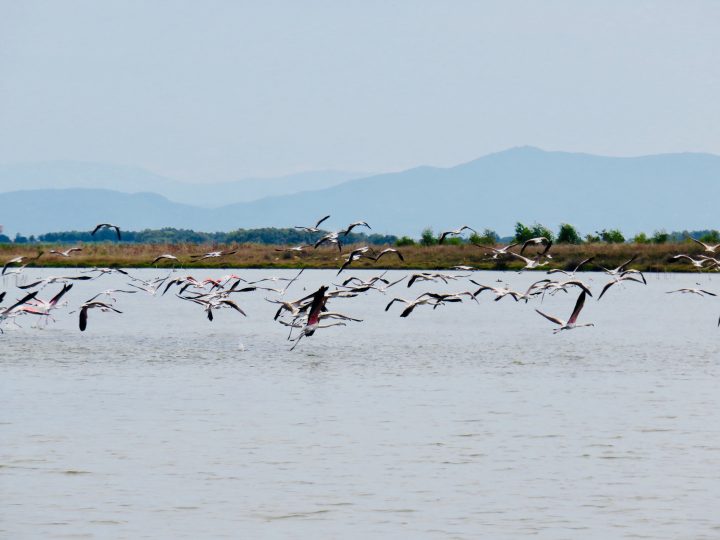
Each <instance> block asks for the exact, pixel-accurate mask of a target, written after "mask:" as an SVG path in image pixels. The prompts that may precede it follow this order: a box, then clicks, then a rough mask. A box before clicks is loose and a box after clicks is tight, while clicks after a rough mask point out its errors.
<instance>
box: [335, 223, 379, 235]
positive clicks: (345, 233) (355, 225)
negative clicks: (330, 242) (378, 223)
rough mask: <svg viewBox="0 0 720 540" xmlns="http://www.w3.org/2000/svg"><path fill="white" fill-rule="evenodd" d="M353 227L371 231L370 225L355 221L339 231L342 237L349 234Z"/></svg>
mask: <svg viewBox="0 0 720 540" xmlns="http://www.w3.org/2000/svg"><path fill="white" fill-rule="evenodd" d="M355 227H367V228H368V229H372V227H371V226H370V225H368V223H367V221H356V222H355V223H351V224H350V225H348V226H347V229H344V230H342V231H340V232H341V233H342V235H343V236H347V235H348V234H350V231H352V230H353V229H354V228H355Z"/></svg>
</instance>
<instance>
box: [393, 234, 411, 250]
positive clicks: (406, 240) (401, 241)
mask: <svg viewBox="0 0 720 540" xmlns="http://www.w3.org/2000/svg"><path fill="white" fill-rule="evenodd" d="M395 245H396V246H397V247H404V246H414V245H415V240H413V239H412V238H410V237H409V236H403V237H401V238H398V239H397V240H396V241H395Z"/></svg>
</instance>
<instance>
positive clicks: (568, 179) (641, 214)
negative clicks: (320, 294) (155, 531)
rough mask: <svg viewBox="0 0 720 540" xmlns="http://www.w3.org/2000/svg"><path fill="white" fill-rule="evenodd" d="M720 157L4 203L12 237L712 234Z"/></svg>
mask: <svg viewBox="0 0 720 540" xmlns="http://www.w3.org/2000/svg"><path fill="white" fill-rule="evenodd" d="M718 200H720V157H719V156H715V155H711V154H695V153H683V154H660V155H653V156H642V157H604V156H595V155H590V154H576V153H567V152H548V151H544V150H540V149H537V148H532V147H521V148H513V149H510V150H506V151H503V152H498V153H495V154H490V155H487V156H484V157H481V158H479V159H476V160H474V161H471V162H468V163H464V164H461V165H457V166H455V167H450V168H435V167H417V168H414V169H409V170H407V171H402V172H398V173H388V174H381V175H375V176H370V177H367V178H360V179H355V180H349V181H346V182H343V183H341V184H339V185H335V186H332V187H328V188H325V189H321V190H315V191H308V192H301V193H295V194H291V195H283V196H276V197H267V198H264V199H260V200H257V201H252V202H244V203H239V204H230V205H226V206H222V207H219V208H215V209H206V208H199V207H196V206H192V205H178V204H177V203H173V202H171V201H168V200H167V199H164V198H163V197H159V196H157V195H152V194H146V193H143V194H136V195H127V194H120V193H113V192H107V191H99V190H56V191H52V192H50V191H25V192H15V193H5V194H0V223H2V224H4V225H5V229H6V231H8V232H12V233H14V232H18V231H19V232H22V233H24V234H39V233H44V232H49V231H57V230H70V229H83V228H89V227H91V226H92V225H94V224H95V223H96V222H98V221H105V220H109V221H117V222H118V223H120V224H121V225H124V226H125V227H126V228H128V229H142V228H146V227H151V228H155V227H163V226H170V227H183V228H193V229H196V230H203V231H220V230H232V229H236V228H252V227H272V226H277V227H287V226H293V225H301V224H311V223H313V222H314V221H315V220H317V219H318V218H319V217H321V216H323V215H326V214H331V215H332V218H331V219H330V220H328V222H326V223H325V224H324V225H327V227H328V228H329V229H333V228H335V229H337V228H340V227H342V226H345V225H346V224H347V223H349V222H351V221H355V220H358V219H365V220H367V221H368V222H369V223H370V224H371V225H372V227H373V232H377V233H381V234H396V235H403V234H407V235H410V236H414V237H417V236H419V234H420V231H421V230H422V229H423V228H424V227H428V226H429V227H432V228H434V229H435V230H436V231H438V230H443V229H446V228H454V227H458V226H460V225H465V224H467V225H470V226H473V227H478V228H483V227H489V228H492V229H495V230H496V231H497V232H498V233H500V234H501V235H506V234H509V233H510V232H511V231H512V230H513V227H514V224H515V222H516V221H522V222H524V223H533V222H535V221H537V222H540V223H543V224H545V225H548V226H550V227H552V228H553V229H556V228H557V226H558V225H559V224H560V223H562V222H566V223H571V224H573V225H575V226H576V227H577V228H578V229H579V230H580V232H581V233H588V232H593V231H595V230H597V229H601V228H620V229H621V230H623V231H625V232H626V234H633V233H635V232H639V231H646V232H652V231H653V230H655V229H661V228H664V229H667V230H683V229H706V228H717V227H718V224H717V223H716V221H717V218H716V217H715V213H716V212H715V201H718Z"/></svg>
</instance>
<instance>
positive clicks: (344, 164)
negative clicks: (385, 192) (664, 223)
mask: <svg viewBox="0 0 720 540" xmlns="http://www.w3.org/2000/svg"><path fill="white" fill-rule="evenodd" d="M719 29H720V2H718V1H714V0H713V1H689V0H682V1H680V0H678V1H673V2H669V1H658V0H654V1H630V0H617V1H610V0H598V1H596V2H592V1H589V0H583V1H580V0H573V1H563V0H557V1H545V2H543V1H539V0H531V1H517V2H513V1H506V0H498V1H494V2H488V1H459V0H456V1H451V0H442V1H440V0H438V1H421V0H412V1H411V0H408V1H388V0H381V1H374V2H373V1H368V0H362V1H357V2H351V1H335V0H333V1H307V0H305V1H294V0H293V1H266V0H262V1H259V0H258V1H255V2H242V1H234V0H215V1H202V2H199V1H194V0H192V1H179V0H174V1H169V0H168V1H162V0H137V1H131V0H102V1H98V0H63V1H59V0H47V1H33V0H22V1H17V0H0V162H14V161H28V160H29V161H34V160H50V159H72V160H84V161H102V162H112V163H119V164H127V165H138V166H141V167H146V168H149V169H151V170H153V171H155V172H158V173H162V174H168V175H171V176H174V177H176V178H180V179H185V180H196V181H204V180H230V179H237V178H241V177H244V176H248V175H275V174H281V173H291V172H296V171H302V170H312V169H328V168H332V169H342V170H351V171H353V170H355V171H386V170H397V169H403V168H408V167H411V166H414V165H418V164H430V165H441V166H444V165H453V164H456V163H459V162H463V161H468V160H470V159H473V158H475V157H478V156H480V155H483V154H486V153H489V152H493V151H497V150H502V149H505V148H507V147H510V146H518V145H526V144H530V145H536V146H540V147H542V148H546V149H556V150H570V151H584V152H590V153H600V154H609V155H637V154H649V153H659V152H673V151H704V152H712V153H720V129H718V126H720V30H719Z"/></svg>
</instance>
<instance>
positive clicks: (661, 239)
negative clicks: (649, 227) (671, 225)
mask: <svg viewBox="0 0 720 540" xmlns="http://www.w3.org/2000/svg"><path fill="white" fill-rule="evenodd" d="M669 239H670V235H669V234H668V233H667V232H665V231H664V230H662V231H655V232H654V233H653V237H652V243H653V244H665V243H667V241H668V240H669Z"/></svg>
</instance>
